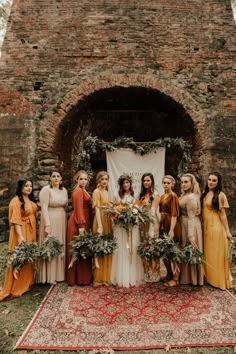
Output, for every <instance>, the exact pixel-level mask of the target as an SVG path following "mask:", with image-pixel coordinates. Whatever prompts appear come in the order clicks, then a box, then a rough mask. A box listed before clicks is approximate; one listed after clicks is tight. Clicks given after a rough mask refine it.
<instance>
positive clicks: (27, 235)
mask: <svg viewBox="0 0 236 354" xmlns="http://www.w3.org/2000/svg"><path fill="white" fill-rule="evenodd" d="M36 216H37V205H36V203H35V199H34V195H33V187H32V182H31V181H29V180H27V179H22V180H19V181H18V183H17V189H16V195H15V197H14V198H13V199H12V200H11V201H10V204H9V224H10V238H9V251H13V250H14V249H15V247H17V246H18V245H19V244H20V243H21V242H29V243H31V242H36ZM33 282H34V265H33V264H32V263H28V264H26V265H25V266H23V267H22V268H21V269H20V270H19V271H18V270H16V269H15V270H13V269H12V268H11V267H10V268H8V269H7V272H6V277H5V281H4V286H3V290H2V291H1V292H0V301H2V300H4V299H12V298H14V297H18V296H21V295H22V294H23V293H24V292H26V291H27V290H28V289H29V287H30V286H31V285H32V284H33Z"/></svg>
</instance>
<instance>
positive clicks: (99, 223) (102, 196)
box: [93, 171, 112, 286]
mask: <svg viewBox="0 0 236 354" xmlns="http://www.w3.org/2000/svg"><path fill="white" fill-rule="evenodd" d="M96 182H97V188H96V189H95V190H94V192H93V208H94V209H95V216H94V220H93V232H94V233H98V234H100V235H111V233H112V226H111V221H110V220H109V218H107V217H106V216H105V215H104V209H103V208H101V206H109V205H110V199H109V193H108V190H107V188H108V182H109V176H108V173H107V172H106V171H100V172H99V173H98V174H97V178H96ZM111 264H112V255H108V256H105V257H103V258H99V260H98V265H96V264H95V267H94V279H93V284H94V285H95V286H98V285H107V286H108V285H109V284H110V278H111Z"/></svg>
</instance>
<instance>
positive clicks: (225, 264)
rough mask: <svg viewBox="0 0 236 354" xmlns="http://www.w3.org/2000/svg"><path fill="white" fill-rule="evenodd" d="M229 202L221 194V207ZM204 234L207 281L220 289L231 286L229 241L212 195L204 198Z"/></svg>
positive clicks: (225, 206)
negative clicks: (214, 205) (213, 206)
mask: <svg viewBox="0 0 236 354" xmlns="http://www.w3.org/2000/svg"><path fill="white" fill-rule="evenodd" d="M228 207H229V204H228V201H227V198H226V195H225V194H224V193H223V192H220V194H219V208H220V209H222V208H228ZM203 230H204V231H203V234H204V258H205V277H206V281H207V282H208V283H209V284H211V285H213V286H215V287H217V288H220V289H228V288H230V286H231V273H230V261H229V248H228V247H229V244H228V243H229V241H228V239H227V236H226V232H225V229H224V226H223V224H222V221H221V219H220V211H219V210H215V209H213V208H212V197H207V196H206V197H205V198H204V200H203Z"/></svg>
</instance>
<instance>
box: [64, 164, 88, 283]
mask: <svg viewBox="0 0 236 354" xmlns="http://www.w3.org/2000/svg"><path fill="white" fill-rule="evenodd" d="M75 180H76V182H77V187H76V188H75V189H74V191H73V193H72V204H73V212H72V214H71V216H70V218H69V221H68V228H67V242H66V263H67V270H66V280H67V283H68V284H69V285H75V284H78V285H88V284H90V283H91V282H92V258H91V257H89V258H86V259H83V258H82V257H80V258H79V259H78V260H77V261H76V262H75V263H74V262H73V261H72V260H71V245H70V242H71V241H72V240H73V238H74V236H75V235H78V234H79V233H80V232H83V230H86V231H89V229H90V228H91V208H92V200H91V197H90V195H89V194H88V192H87V191H86V186H87V185H88V181H89V179H88V174H87V173H86V172H85V171H83V170H81V171H79V172H78V173H77V175H76V177H75Z"/></svg>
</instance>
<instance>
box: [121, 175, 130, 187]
mask: <svg viewBox="0 0 236 354" xmlns="http://www.w3.org/2000/svg"><path fill="white" fill-rule="evenodd" d="M126 180H127V181H129V183H131V184H132V182H133V178H132V176H129V175H121V176H120V177H119V179H118V183H119V185H120V186H122V184H123V183H124V181H126Z"/></svg>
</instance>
